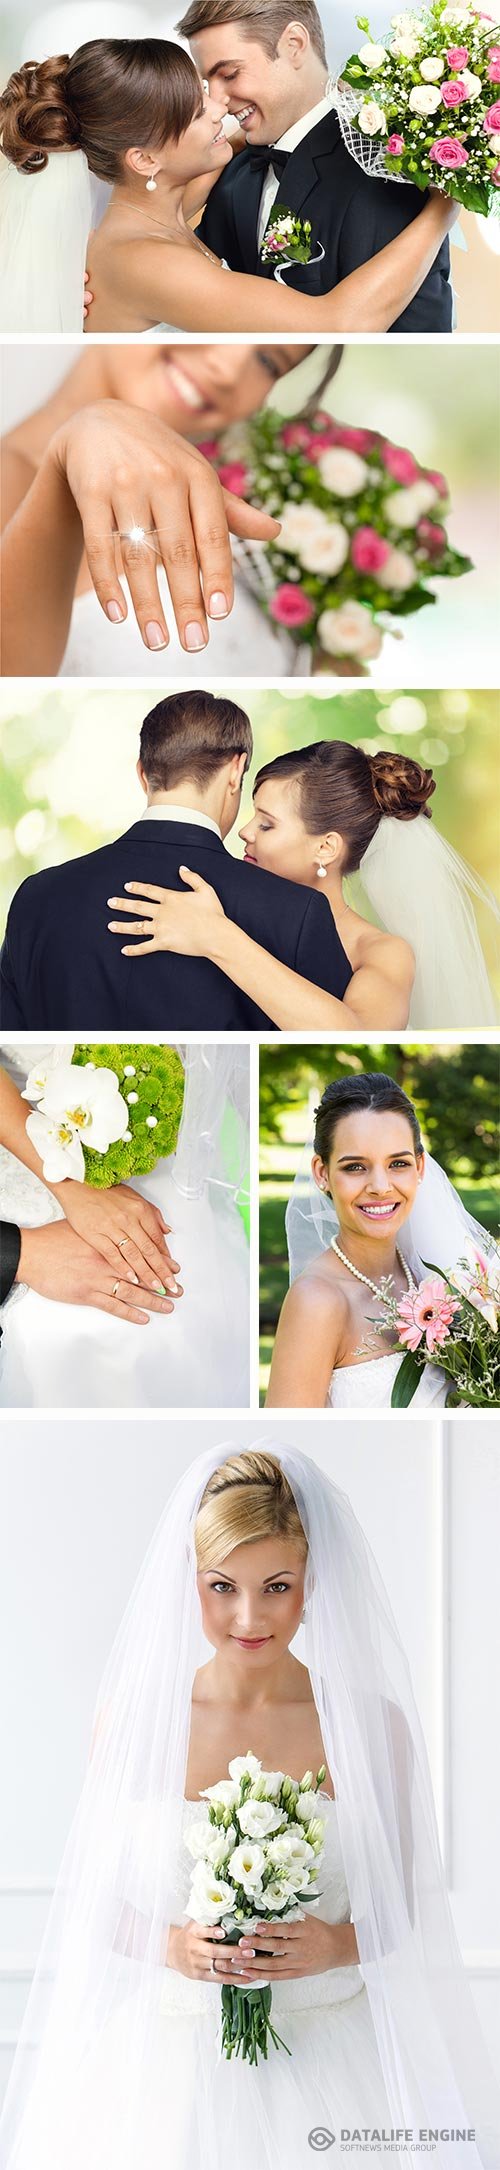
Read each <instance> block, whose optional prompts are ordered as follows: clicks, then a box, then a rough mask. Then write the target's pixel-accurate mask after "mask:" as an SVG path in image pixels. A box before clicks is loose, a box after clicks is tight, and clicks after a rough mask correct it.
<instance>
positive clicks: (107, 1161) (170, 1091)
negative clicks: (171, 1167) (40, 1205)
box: [72, 1041, 184, 1190]
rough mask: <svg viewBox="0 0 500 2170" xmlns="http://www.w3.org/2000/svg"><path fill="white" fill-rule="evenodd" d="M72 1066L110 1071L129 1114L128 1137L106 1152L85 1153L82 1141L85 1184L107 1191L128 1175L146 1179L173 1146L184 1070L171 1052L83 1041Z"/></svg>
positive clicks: (182, 1094) (171, 1050) (86, 1150)
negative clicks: (125, 1102)
mask: <svg viewBox="0 0 500 2170" xmlns="http://www.w3.org/2000/svg"><path fill="white" fill-rule="evenodd" d="M72 1061H73V1062H74V1063H77V1064H78V1065H79V1066H80V1067H81V1068H82V1069H83V1068H84V1067H85V1064H86V1063H89V1062H91V1063H93V1064H94V1068H95V1069H96V1070H114V1072H115V1075H116V1077H117V1078H118V1084H119V1088H120V1092H121V1094H122V1095H123V1099H124V1100H126V1101H127V1105H128V1109H129V1131H130V1136H129V1137H124V1138H119V1139H118V1140H117V1142H116V1144H114V1145H110V1146H109V1147H108V1151H107V1153H95V1152H92V1151H90V1150H89V1149H88V1148H86V1146H85V1140H84V1138H82V1144H83V1151H84V1157H85V1181H86V1183H90V1184H92V1186H93V1188H94V1190H108V1189H109V1187H110V1185H111V1184H113V1183H125V1182H126V1180H127V1177H128V1176H132V1175H149V1174H150V1172H151V1169H152V1168H154V1167H155V1166H156V1162H157V1160H162V1159H164V1158H165V1157H166V1156H167V1155H168V1154H169V1153H173V1151H174V1149H175V1146H176V1143H177V1137H178V1132H179V1124H180V1119H181V1114H182V1103H183V1098H184V1071H183V1067H182V1063H181V1060H180V1056H179V1055H177V1054H176V1051H175V1048H173V1047H143V1046H141V1045H140V1044H138V1045H136V1044H135V1042H134V1041H127V1042H126V1044H125V1046H122V1045H116V1046H115V1045H114V1044H113V1043H111V1044H110V1045H109V1046H106V1045H105V1044H104V1043H103V1042H102V1041H96V1042H93V1041H87V1042H85V1044H84V1045H82V1044H79V1045H77V1046H76V1047H75V1049H74V1052H73V1056H72Z"/></svg>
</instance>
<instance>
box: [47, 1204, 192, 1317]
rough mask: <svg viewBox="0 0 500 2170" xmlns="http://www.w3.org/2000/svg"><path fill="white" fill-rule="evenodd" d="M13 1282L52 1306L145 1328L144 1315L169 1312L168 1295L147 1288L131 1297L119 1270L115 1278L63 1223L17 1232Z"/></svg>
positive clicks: (88, 1247) (108, 1268)
mask: <svg viewBox="0 0 500 2170" xmlns="http://www.w3.org/2000/svg"><path fill="white" fill-rule="evenodd" d="M16 1281H21V1282H25V1283H26V1285H27V1287H28V1288H32V1289H34V1290H35V1291H36V1294H37V1295H38V1296H48V1297H50V1298H51V1299H52V1301H53V1302H54V1303H63V1304H92V1305H93V1306H94V1308H95V1310H97V1311H110V1312H111V1315H112V1317H113V1318H116V1319H126V1320H128V1322H129V1325H131V1326H147V1325H148V1323H149V1321H148V1313H149V1312H150V1311H164V1312H166V1311H173V1309H174V1306H173V1302H172V1298H171V1297H170V1296H157V1295H155V1294H153V1291H152V1290H151V1289H149V1288H143V1287H139V1286H138V1293H137V1295H136V1296H135V1297H134V1299H133V1297H132V1290H131V1287H130V1282H127V1279H126V1275H125V1273H124V1271H123V1267H122V1268H121V1273H120V1275H119V1274H118V1273H114V1272H113V1270H112V1267H111V1266H106V1265H105V1263H104V1259H103V1258H100V1257H99V1253H98V1251H94V1250H92V1249H91V1246H90V1244H89V1243H84V1242H83V1241H82V1237H81V1236H77V1235H76V1233H75V1230H74V1229H73V1228H70V1227H69V1225H68V1223H67V1221H55V1222H54V1221H52V1222H50V1224H49V1226H48V1227H46V1228H23V1229H22V1230H21V1254H20V1259H19V1265H18V1269H17V1274H16Z"/></svg>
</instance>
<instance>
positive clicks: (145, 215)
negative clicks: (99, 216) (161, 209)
mask: <svg viewBox="0 0 500 2170" xmlns="http://www.w3.org/2000/svg"><path fill="white" fill-rule="evenodd" d="M125 208H127V209H128V210H129V211H135V212H136V214H137V218H140V219H146V223H147V225H148V226H154V227H155V228H156V232H157V233H159V234H163V238H164V241H174V242H176V243H177V235H176V234H173V233H172V229H171V227H168V226H162V225H161V223H160V220H159V219H155V218H152V217H151V212H150V211H143V209H142V204H139V203H131V201H130V196H123V197H122V201H121V203H112V204H110V206H109V209H110V211H123V210H125ZM186 233H187V234H188V246H189V247H194V248H195V249H199V250H200V251H201V255H202V256H206V257H208V261H209V263H210V264H216V263H217V257H216V256H213V254H212V250H211V249H206V248H205V243H204V241H197V238H196V234H193V233H192V232H191V229H187V228H186Z"/></svg>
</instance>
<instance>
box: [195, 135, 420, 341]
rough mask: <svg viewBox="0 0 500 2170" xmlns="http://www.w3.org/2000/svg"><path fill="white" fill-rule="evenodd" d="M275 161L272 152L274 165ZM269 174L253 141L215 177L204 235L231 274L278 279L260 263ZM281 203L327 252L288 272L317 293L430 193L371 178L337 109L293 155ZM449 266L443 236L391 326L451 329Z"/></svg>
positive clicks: (315, 249) (395, 229)
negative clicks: (258, 162)
mask: <svg viewBox="0 0 500 2170" xmlns="http://www.w3.org/2000/svg"><path fill="white" fill-rule="evenodd" d="M271 158H272V154H271V153H270V154H269V161H268V163H270V162H271ZM265 171H266V164H265V163H264V165H263V166H260V167H256V166H255V165H254V166H252V151H251V149H250V147H249V146H248V147H247V148H246V149H245V150H244V151H239V152H238V154H237V156H236V158H234V160H233V162H232V164H231V165H230V166H226V168H225V171H224V172H223V173H222V174H221V176H220V180H218V181H217V182H216V184H215V188H214V189H213V190H212V194H211V196H210V197H209V201H208V203H207V207H206V210H205V211H204V214H203V218H202V221H201V225H200V226H199V227H198V233H199V234H200V236H201V238H202V240H203V241H205V242H206V245H207V248H210V249H213V250H214V254H215V255H216V256H222V257H226V259H227V262H228V263H229V264H230V267H231V271H247V272H253V273H257V272H259V271H260V273H261V275H262V276H263V277H267V278H272V277H273V265H272V263H271V264H262V263H261V261H260V258H259V250H258V242H257V234H258V225H259V210H260V202H261V196H262V186H263V181H264V175H265ZM278 201H279V202H280V203H281V204H284V205H286V209H287V211H292V212H293V213H294V215H295V216H297V217H300V218H307V219H309V220H310V222H311V251H312V255H313V256H315V255H316V254H317V253H318V254H319V248H320V245H321V247H322V248H323V249H324V251H325V255H324V258H322V259H321V262H320V263H318V264H313V263H311V265H307V266H304V265H303V264H297V265H295V266H294V268H293V270H291V271H287V272H286V273H285V284H286V286H292V287H296V288H297V289H298V290H299V292H300V293H304V294H311V295H312V296H314V295H315V294H326V293H328V292H329V289H330V287H333V286H338V284H339V281H340V280H341V279H345V278H347V275H348V273H349V272H350V271H356V270H357V268H358V265H359V264H365V263H368V261H369V259H370V258H371V257H372V256H376V255H377V253H378V250H379V249H383V248H385V245H386V242H388V241H393V240H394V238H395V236H396V234H399V233H402V231H403V229H404V227H405V226H409V225H410V224H411V221H412V219H414V218H416V215H417V212H419V211H421V210H422V205H423V203H424V201H425V198H424V197H423V196H422V195H421V193H420V191H419V189H418V188H410V186H409V185H408V184H404V185H403V184H401V183H399V185H397V184H396V183H395V182H391V181H373V180H370V179H368V177H367V175H366V174H364V173H363V172H362V171H361V167H360V166H357V165H356V163H355V160H354V159H353V158H351V154H350V152H349V151H347V150H346V147H345V144H344V141H343V138H342V135H341V130H340V127H339V122H338V119H337V115H336V113H334V112H333V110H332V112H331V113H326V114H324V116H323V118H322V119H321V120H320V121H318V122H317V124H316V126H315V127H314V128H311V129H310V130H309V134H308V135H306V136H304V137H303V140H302V143H299V144H298V146H297V149H296V150H295V151H291V152H290V156H289V158H288V159H287V163H286V166H285V168H284V171H283V173H282V176H281V179H280V183H279V187H278V194H277V198H276V202H278ZM273 209H274V206H273ZM272 216H273V210H271V212H270V217H271V218H272ZM449 268H450V252H449V243H448V241H445V242H443V244H442V247H441V248H440V250H439V255H438V256H437V257H436V261H435V263H434V264H433V266H432V270H431V271H429V272H428V274H427V278H426V279H424V281H423V284H422V286H421V287H420V288H419V292H418V294H415V295H414V298H413V301H412V302H410V303H409V306H408V308H407V309H405V310H404V311H403V314H402V316H399V317H398V318H397V320H396V321H395V323H394V324H392V325H391V331H398V332H451V329H452V291H451V286H450V283H449Z"/></svg>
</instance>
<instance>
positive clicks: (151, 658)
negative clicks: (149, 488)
mask: <svg viewBox="0 0 500 2170" xmlns="http://www.w3.org/2000/svg"><path fill="white" fill-rule="evenodd" d="M158 577H159V586H160V593H161V599H162V605H163V609H164V612H165V617H166V620H167V625H168V630H169V633H170V645H169V647H168V648H158V649H149V648H145V646H144V641H143V640H141V635H140V632H139V627H138V624H137V619H136V617H135V614H134V610H133V605H132V602H131V598H130V594H129V591H128V589H127V583H126V581H124V582H123V586H124V589H125V593H126V596H127V604H128V612H129V615H128V618H126V619H125V621H124V623H123V624H122V625H111V622H110V620H109V618H106V617H105V615H104V611H103V610H101V606H100V603H98V601H97V596H96V594H95V590H94V588H90V589H89V591H88V593H87V594H86V595H77V596H76V597H75V601H74V604H73V611H72V616H71V626H70V631H69V638H68V642H67V646H66V649H65V653H64V656H63V660H62V663H61V676H62V677H64V678H137V679H141V678H142V679H148V678H158V679H162V680H167V679H174V680H175V681H177V680H178V679H184V678H186V679H189V680H190V683H191V684H193V672H197V674H198V680H197V682H199V683H203V684H204V682H205V679H212V678H224V677H231V678H233V677H245V675H246V674H248V676H249V677H251V678H253V677H255V675H256V674H257V673H258V675H259V677H264V678H286V677H288V676H289V675H290V674H291V673H292V672H293V670H294V665H295V661H296V650H295V647H294V644H293V642H292V641H291V640H290V639H289V637H288V635H287V634H286V633H282V632H281V631H280V630H278V629H275V628H274V627H273V624H272V620H271V619H270V618H266V617H265V616H264V612H263V611H261V610H260V609H259V605H258V603H257V602H256V601H255V599H254V597H253V595H252V594H251V593H250V592H249V590H248V589H247V588H246V587H245V585H244V583H243V581H241V580H240V579H239V578H238V574H237V572H235V599H234V604H233V609H232V611H231V613H230V616H229V618H223V619H220V620H219V619H216V618H214V619H211V620H210V639H209V642H208V646H207V647H206V648H202V649H200V651H199V654H196V655H187V654H186V652H185V650H184V648H181V644H180V640H179V637H178V633H177V628H176V624H175V619H174V614H173V610H172V605H171V601H170V596H169V592H168V586H167V579H166V574H165V573H164V572H163V570H162V569H160V571H159V576H158ZM306 653H307V654H308V651H306Z"/></svg>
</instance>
